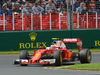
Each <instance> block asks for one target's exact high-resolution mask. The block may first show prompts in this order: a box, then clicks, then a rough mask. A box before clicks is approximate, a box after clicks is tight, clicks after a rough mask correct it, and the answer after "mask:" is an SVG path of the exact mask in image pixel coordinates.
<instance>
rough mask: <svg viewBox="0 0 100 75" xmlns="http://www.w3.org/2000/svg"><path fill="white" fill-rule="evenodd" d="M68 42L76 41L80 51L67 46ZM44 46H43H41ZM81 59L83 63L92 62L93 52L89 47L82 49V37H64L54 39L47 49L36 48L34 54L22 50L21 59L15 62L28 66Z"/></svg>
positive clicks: (60, 63)
mask: <svg viewBox="0 0 100 75" xmlns="http://www.w3.org/2000/svg"><path fill="white" fill-rule="evenodd" d="M66 43H76V44H77V46H78V52H72V51H71V50H70V49H68V47H67V46H66ZM41 48H42V47H41ZM76 58H77V59H79V60H80V62H81V63H90V62H91V59H92V57H91V52H90V50H89V49H82V40H81V39H76V38H73V39H62V40H55V41H53V43H52V45H51V46H50V47H47V48H46V49H38V50H36V51H35V50H34V53H33V54H29V53H28V51H27V50H22V51H21V53H20V56H19V59H17V60H15V61H14V64H20V65H21V66H27V65H28V64H55V65H56V66H60V65H62V63H63V62H70V61H74V60H75V59H76Z"/></svg>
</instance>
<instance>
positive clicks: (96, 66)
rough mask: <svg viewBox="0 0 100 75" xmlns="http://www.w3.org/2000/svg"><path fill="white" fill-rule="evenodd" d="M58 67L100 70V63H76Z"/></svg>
mask: <svg viewBox="0 0 100 75" xmlns="http://www.w3.org/2000/svg"><path fill="white" fill-rule="evenodd" d="M57 69H72V70H91V71H100V63H91V64H75V65H72V66H63V67H57Z"/></svg>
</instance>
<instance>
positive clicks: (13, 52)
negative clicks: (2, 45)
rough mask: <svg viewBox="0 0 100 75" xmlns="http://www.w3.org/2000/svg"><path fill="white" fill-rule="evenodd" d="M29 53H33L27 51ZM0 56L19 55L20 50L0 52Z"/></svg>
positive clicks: (32, 51)
mask: <svg viewBox="0 0 100 75" xmlns="http://www.w3.org/2000/svg"><path fill="white" fill-rule="evenodd" d="M28 52H29V53H34V50H28ZM0 54H1V55H4V54H9V55H10V54H20V50H18V51H0Z"/></svg>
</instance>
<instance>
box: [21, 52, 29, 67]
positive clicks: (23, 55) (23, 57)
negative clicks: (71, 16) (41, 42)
mask: <svg viewBox="0 0 100 75" xmlns="http://www.w3.org/2000/svg"><path fill="white" fill-rule="evenodd" d="M19 58H20V59H27V60H28V51H26V50H22V51H21V52H20V57H19ZM20 65H21V66H27V64H20Z"/></svg>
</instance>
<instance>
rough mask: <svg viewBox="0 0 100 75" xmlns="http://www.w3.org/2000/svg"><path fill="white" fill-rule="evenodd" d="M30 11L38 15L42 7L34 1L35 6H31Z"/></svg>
mask: <svg viewBox="0 0 100 75" xmlns="http://www.w3.org/2000/svg"><path fill="white" fill-rule="evenodd" d="M32 11H33V14H34V15H38V14H40V13H42V12H43V11H44V9H43V8H42V7H41V6H39V5H38V3H35V6H33V7H32Z"/></svg>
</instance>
